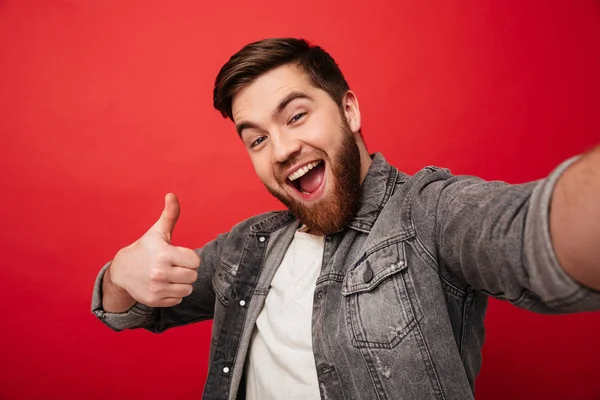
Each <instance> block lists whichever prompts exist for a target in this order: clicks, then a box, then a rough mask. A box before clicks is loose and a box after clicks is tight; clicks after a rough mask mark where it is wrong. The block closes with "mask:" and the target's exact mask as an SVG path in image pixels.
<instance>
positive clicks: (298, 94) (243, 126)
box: [235, 91, 312, 138]
mask: <svg viewBox="0 0 600 400" xmlns="http://www.w3.org/2000/svg"><path fill="white" fill-rule="evenodd" d="M297 99H307V100H312V97H310V96H309V95H307V94H306V93H304V92H298V91H296V92H291V93H290V94H288V95H287V96H285V97H284V98H283V99H282V100H281V101H280V102H279V104H278V105H277V108H275V110H274V111H273V114H272V115H271V118H272V119H277V118H278V117H279V115H280V114H281V113H282V112H283V110H285V108H286V107H287V106H288V105H289V104H290V103H291V102H292V101H294V100H297ZM244 129H260V127H259V126H258V125H256V124H255V123H253V122H242V123H239V124H236V126H235V130H236V131H237V133H238V135H239V137H240V138H241V137H242V132H243V131H244Z"/></svg>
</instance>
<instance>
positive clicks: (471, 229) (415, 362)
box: [92, 154, 600, 400]
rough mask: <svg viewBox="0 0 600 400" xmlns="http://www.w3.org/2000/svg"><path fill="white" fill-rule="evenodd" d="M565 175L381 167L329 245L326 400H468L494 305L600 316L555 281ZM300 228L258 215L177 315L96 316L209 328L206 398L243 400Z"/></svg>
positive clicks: (145, 311)
mask: <svg viewBox="0 0 600 400" xmlns="http://www.w3.org/2000/svg"><path fill="white" fill-rule="evenodd" d="M571 162H572V160H570V161H568V162H565V163H564V164H562V165H561V166H560V167H559V168H557V169H556V170H555V171H554V172H553V173H552V174H551V175H550V176H549V177H548V178H547V179H544V180H540V181H536V182H531V183H526V184H520V185H508V184H506V183H503V182H486V181H483V180H481V179H479V178H476V177H470V176H454V175H452V174H451V173H450V172H449V171H448V170H445V169H441V168H437V167H426V168H424V169H422V170H421V171H419V172H418V173H417V174H415V175H414V176H408V175H405V174H403V173H400V172H399V171H398V170H397V169H396V168H394V167H392V166H391V165H389V164H388V163H387V162H386V161H385V159H384V157H383V156H382V155H381V154H375V155H373V164H372V166H371V168H370V170H369V172H368V175H367V177H366V179H365V181H364V183H363V195H362V203H361V206H360V210H359V211H358V213H357V215H356V216H355V218H354V220H353V221H352V222H351V223H350V225H349V226H348V227H347V228H346V229H344V230H343V231H341V232H339V233H336V234H333V235H330V236H327V237H326V238H325V250H324V254H323V264H322V270H321V274H320V276H319V278H318V280H317V285H316V289H315V293H314V305H313V317H312V334H313V352H314V358H315V365H316V368H317V374H318V380H319V389H320V393H321V398H322V399H323V400H325V399H329V400H333V399H348V400H370V399H411V400H412V399H415V400H417V399H418V400H425V399H461V400H464V399H470V398H473V393H474V381H475V378H476V377H477V374H478V372H479V369H480V365H481V348H482V345H483V340H484V315H485V310H486V305H487V298H488V296H493V297H496V298H500V299H505V300H507V301H510V302H511V303H513V304H515V305H516V306H518V307H522V308H525V309H528V310H531V311H534V312H539V313H569V312H579V311H591V310H599V309H600V293H598V292H596V291H593V290H590V289H588V288H585V287H582V286H581V285H579V284H577V283H576V282H574V281H573V280H572V279H570V278H569V277H568V276H567V275H566V274H565V272H564V271H563V270H562V269H561V267H560V265H559V263H558V261H557V258H556V256H555V254H554V251H553V248H552V245H551V241H550V233H549V226H548V225H549V224H548V212H549V204H550V197H551V193H552V189H553V187H554V185H555V183H556V180H557V178H558V177H559V175H560V174H561V172H562V171H564V169H566V167H567V166H568V165H569V164H570V163H571ZM299 225H300V224H299V222H298V220H297V219H295V218H294V216H293V215H291V214H290V213H289V212H287V211H281V212H272V213H267V214H263V215H259V216H256V217H253V218H250V219H248V220H246V221H243V222H241V223H240V224H238V225H236V226H235V227H233V228H232V230H231V231H230V232H229V233H227V234H222V235H219V236H218V237H217V238H216V239H215V240H213V241H211V242H209V243H208V244H206V245H205V246H204V247H203V248H201V249H198V250H197V251H198V252H199V254H200V257H201V260H202V261H201V265H200V267H199V269H198V272H199V276H198V280H197V282H196V283H195V284H194V291H193V293H192V294H191V295H190V296H189V297H186V298H184V300H183V302H182V303H181V304H179V305H177V306H175V307H171V308H155V309H151V308H148V307H146V306H144V305H141V304H136V305H135V306H134V307H133V308H132V309H131V310H129V311H128V312H126V313H119V314H115V313H107V312H104V311H103V310H102V293H101V281H102V277H103V274H104V271H105V269H106V267H107V266H108V264H107V265H106V266H105V267H104V268H103V269H102V270H101V271H100V273H99V275H98V277H97V280H96V284H95V288H94V294H93V299H92V311H93V313H94V314H95V315H96V316H97V317H98V318H99V319H100V320H101V321H102V322H104V323H105V324H106V325H108V326H109V327H110V328H111V329H114V330H116V331H120V330H123V329H132V328H145V329H148V330H150V331H152V332H163V331H165V330H166V329H169V328H172V327H176V326H181V325H185V324H189V323H193V322H197V321H202V320H206V319H211V318H212V319H213V332H212V345H211V349H210V367H209V372H208V378H207V381H206V385H205V389H204V398H206V399H218V400H226V399H229V400H234V399H239V398H244V397H245V396H244V388H245V385H244V363H245V359H246V354H247V351H248V347H249V343H250V339H251V336H252V331H253V329H254V326H255V322H256V319H257V317H258V314H259V313H260V311H261V308H262V306H263V304H264V301H265V297H266V296H267V295H268V293H269V286H270V282H271V279H272V278H273V275H274V274H275V271H276V269H277V267H278V265H279V264H280V262H281V260H282V258H283V255H284V253H285V251H286V249H287V247H288V245H289V243H290V242H291V240H292V238H293V235H294V231H295V230H296V229H297V228H298V227H299Z"/></svg>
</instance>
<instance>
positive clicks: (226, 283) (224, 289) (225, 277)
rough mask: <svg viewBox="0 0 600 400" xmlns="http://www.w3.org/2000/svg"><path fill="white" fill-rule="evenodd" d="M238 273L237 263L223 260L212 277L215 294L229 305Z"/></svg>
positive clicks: (223, 302)
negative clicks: (233, 263)
mask: <svg viewBox="0 0 600 400" xmlns="http://www.w3.org/2000/svg"><path fill="white" fill-rule="evenodd" d="M236 274H237V265H231V264H230V263H228V262H225V261H223V260H221V262H220V264H219V266H218V267H217V270H216V271H215V274H214V275H213V279H212V287H213V290H214V291H215V295H216V296H217V298H218V299H219V301H220V302H221V304H223V306H225V307H227V304H228V303H229V299H230V298H231V294H232V285H233V282H234V280H235V276H236Z"/></svg>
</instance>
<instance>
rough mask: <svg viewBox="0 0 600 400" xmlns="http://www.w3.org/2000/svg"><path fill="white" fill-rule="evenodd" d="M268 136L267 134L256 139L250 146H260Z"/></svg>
mask: <svg viewBox="0 0 600 400" xmlns="http://www.w3.org/2000/svg"><path fill="white" fill-rule="evenodd" d="M266 138H267V137H266V136H261V137H259V138H258V139H256V140H255V141H254V142H252V143H251V144H250V147H256V146H258V145H259V144H261V143H262V142H264V141H265V139H266Z"/></svg>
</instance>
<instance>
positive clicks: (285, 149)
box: [271, 132, 302, 163]
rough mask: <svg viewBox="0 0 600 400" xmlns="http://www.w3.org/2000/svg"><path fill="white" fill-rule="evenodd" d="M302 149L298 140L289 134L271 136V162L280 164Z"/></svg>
mask: <svg viewBox="0 0 600 400" xmlns="http://www.w3.org/2000/svg"><path fill="white" fill-rule="evenodd" d="M301 148H302V143H301V142H300V140H298V139H297V138H295V137H294V136H293V135H292V134H290V133H289V132H282V133H279V132H278V133H273V134H271V161H272V162H273V163H282V162H284V161H286V160H287V159H289V158H290V156H291V155H292V154H296V153H298V152H299V151H300V149H301Z"/></svg>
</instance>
